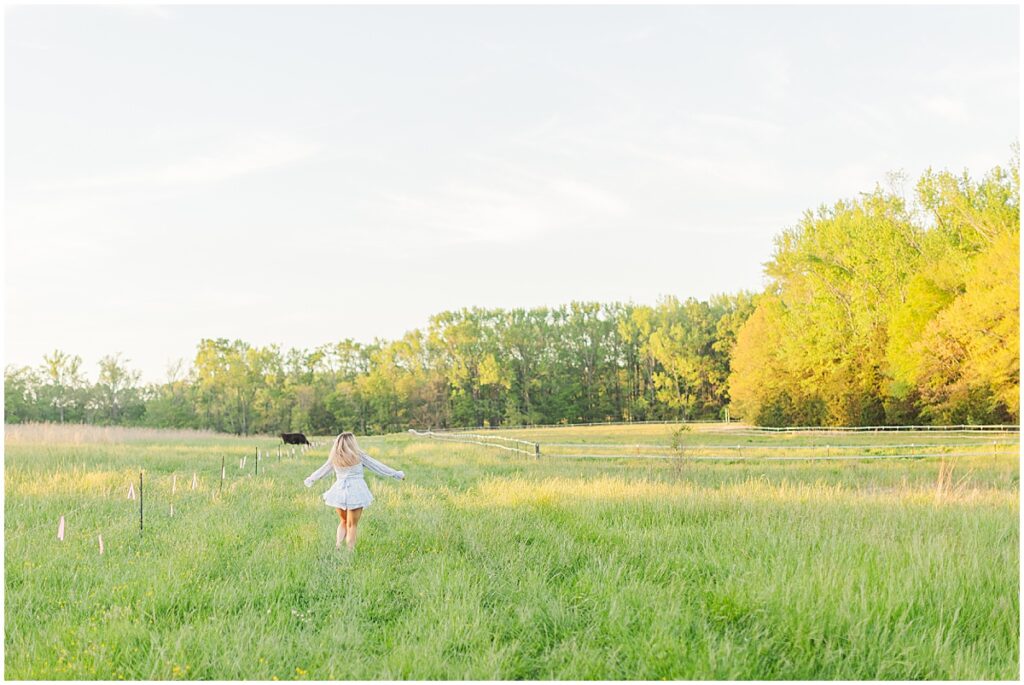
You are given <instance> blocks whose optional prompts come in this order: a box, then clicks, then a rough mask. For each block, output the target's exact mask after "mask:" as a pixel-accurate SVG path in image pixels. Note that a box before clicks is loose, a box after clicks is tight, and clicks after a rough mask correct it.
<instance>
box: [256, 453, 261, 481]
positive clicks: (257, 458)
mask: <svg viewBox="0 0 1024 685" xmlns="http://www.w3.org/2000/svg"><path fill="white" fill-rule="evenodd" d="M256 475H257V476H258V475H260V448H259V447H257V448H256Z"/></svg>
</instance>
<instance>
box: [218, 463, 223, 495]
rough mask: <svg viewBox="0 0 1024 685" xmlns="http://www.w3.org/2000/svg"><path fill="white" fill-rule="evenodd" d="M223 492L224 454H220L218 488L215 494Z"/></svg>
mask: <svg viewBox="0 0 1024 685" xmlns="http://www.w3.org/2000/svg"><path fill="white" fill-rule="evenodd" d="M223 493H224V455H223V454H221V455H220V490H218V491H217V494H218V495H220V494H223Z"/></svg>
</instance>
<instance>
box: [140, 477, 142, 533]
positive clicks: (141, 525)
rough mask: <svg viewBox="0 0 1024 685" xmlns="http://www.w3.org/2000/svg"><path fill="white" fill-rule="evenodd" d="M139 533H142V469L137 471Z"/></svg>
mask: <svg viewBox="0 0 1024 685" xmlns="http://www.w3.org/2000/svg"><path fill="white" fill-rule="evenodd" d="M139 533H142V471H141V470H140V471H139Z"/></svg>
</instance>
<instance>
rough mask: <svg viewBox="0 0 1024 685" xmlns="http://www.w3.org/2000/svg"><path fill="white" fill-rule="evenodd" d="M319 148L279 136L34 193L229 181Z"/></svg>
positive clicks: (231, 144) (237, 142)
mask: <svg viewBox="0 0 1024 685" xmlns="http://www.w3.org/2000/svg"><path fill="white" fill-rule="evenodd" d="M317 150H318V148H317V146H316V145H314V144H311V143H308V142H303V141H299V140H296V139H293V138H289V137H287V136H281V135H277V134H256V135H252V136H248V137H246V138H241V139H236V140H234V141H231V142H228V143H226V144H224V143H222V144H221V146H220V147H219V149H212V150H210V151H208V152H205V153H200V154H191V155H187V156H184V157H182V158H181V159H178V160H173V161H169V162H166V163H164V164H159V165H153V166H150V167H147V168H142V169H137V170H135V171H133V172H131V173H118V174H107V175H96V176H89V177H85V178H78V179H70V180H64V181H56V182H53V183H46V184H39V185H34V186H31V187H29V188H28V190H30V191H33V192H45V193H51V192H55V191H68V190H70V191H74V190H139V189H154V190H156V189H165V188H169V187H176V186H189V185H202V184H210V183H217V182H220V181H225V180H228V179H231V178H235V177H238V176H245V175H247V174H253V173H257V172H261V171H266V170H268V169H273V168H275V167H280V166H284V165H287V164H292V163H294V162H298V161H301V160H304V159H307V158H309V157H312V156H313V155H314V154H316V152H317Z"/></svg>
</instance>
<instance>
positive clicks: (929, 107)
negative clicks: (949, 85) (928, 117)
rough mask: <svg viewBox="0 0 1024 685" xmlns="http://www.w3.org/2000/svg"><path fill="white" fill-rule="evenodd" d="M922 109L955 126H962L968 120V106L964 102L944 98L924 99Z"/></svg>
mask: <svg viewBox="0 0 1024 685" xmlns="http://www.w3.org/2000/svg"><path fill="white" fill-rule="evenodd" d="M921 108H922V109H924V110H925V111H926V112H929V113H931V114H934V115H936V116H938V117H940V118H942V119H945V120H947V121H949V122H952V123H954V124H962V123H964V122H966V121H967V120H968V118H969V117H968V114H967V105H966V104H964V102H963V101H962V100H956V99H953V98H948V97H943V96H933V97H929V98H924V99H923V100H922V101H921Z"/></svg>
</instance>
